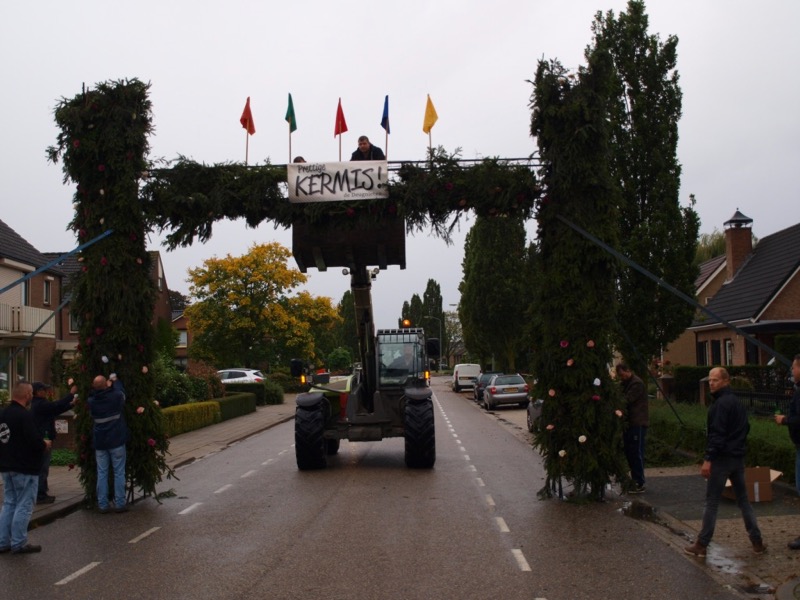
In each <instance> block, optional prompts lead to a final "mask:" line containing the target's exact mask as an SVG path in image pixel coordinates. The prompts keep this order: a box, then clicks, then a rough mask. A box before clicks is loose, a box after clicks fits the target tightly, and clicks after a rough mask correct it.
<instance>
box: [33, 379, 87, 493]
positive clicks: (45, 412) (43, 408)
mask: <svg viewBox="0 0 800 600" xmlns="http://www.w3.org/2000/svg"><path fill="white" fill-rule="evenodd" d="M51 389H52V388H51V386H49V385H47V384H46V383H42V382H41V381H37V382H35V383H34V384H33V401H32V402H31V412H32V413H33V420H34V421H36V427H37V429H38V430H39V433H41V434H42V436H43V437H44V439H46V440H50V441H54V440H55V439H56V417H57V416H58V415H60V414H61V413H63V412H66V411H68V410H69V409H70V408H72V406H73V405H74V404H75V394H77V393H78V387H77V386H75V385H72V388H71V389H70V391H69V394H67V395H66V396H64V397H63V398H61V400H57V401H56V402H50V400H49V399H48V398H47V395H48V393H49V391H50V390H51ZM51 456H52V454H51V452H50V451H49V450H48V451H46V452H45V453H44V456H43V457H42V470H41V471H40V472H39V489H38V492H37V493H36V504H52V503H53V502H54V501H55V499H56V497H55V496H50V495H48V494H47V492H48V491H49V489H50V487H49V486H48V484H47V477H48V476H49V475H50V457H51Z"/></svg>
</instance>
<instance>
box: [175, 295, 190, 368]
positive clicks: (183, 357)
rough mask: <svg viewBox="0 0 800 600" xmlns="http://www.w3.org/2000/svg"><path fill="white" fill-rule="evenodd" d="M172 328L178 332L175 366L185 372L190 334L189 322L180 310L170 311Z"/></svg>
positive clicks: (187, 362) (187, 364) (187, 363)
mask: <svg viewBox="0 0 800 600" xmlns="http://www.w3.org/2000/svg"><path fill="white" fill-rule="evenodd" d="M172 327H173V328H174V329H175V331H177V332H178V343H177V344H176V345H175V365H176V366H177V367H178V368H179V369H180V370H182V371H185V370H186V367H188V366H189V344H191V343H192V334H191V332H190V331H189V321H188V319H187V318H186V316H185V315H184V314H183V311H182V310H174V311H172Z"/></svg>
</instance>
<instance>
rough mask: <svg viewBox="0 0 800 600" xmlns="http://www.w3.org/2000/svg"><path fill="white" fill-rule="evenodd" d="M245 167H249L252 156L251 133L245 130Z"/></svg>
mask: <svg viewBox="0 0 800 600" xmlns="http://www.w3.org/2000/svg"><path fill="white" fill-rule="evenodd" d="M244 140H245V141H244V166H245V167H246V166H247V159H248V156H249V154H250V132H249V131H247V130H245V132H244Z"/></svg>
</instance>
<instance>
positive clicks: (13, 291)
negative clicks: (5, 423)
mask: <svg viewBox="0 0 800 600" xmlns="http://www.w3.org/2000/svg"><path fill="white" fill-rule="evenodd" d="M49 262H50V261H49V260H48V259H47V257H46V256H45V255H43V254H42V253H41V252H39V251H38V250H36V248H34V247H33V246H32V245H31V244H30V243H28V242H27V241H26V240H25V239H24V238H23V237H22V236H20V235H19V234H17V232H15V231H14V230H13V229H12V228H11V227H9V226H8V225H7V224H6V223H4V222H3V221H0V389H6V390H7V389H9V388H10V387H11V386H13V385H14V384H15V383H16V382H17V381H21V380H27V381H34V380H36V379H37V378H41V377H43V376H44V375H45V374H49V373H50V359H51V357H52V355H53V351H54V350H55V347H56V341H57V332H58V331H59V330H60V326H61V318H62V317H61V315H60V314H59V313H58V311H57V308H58V306H59V304H60V303H61V295H62V281H63V279H64V273H63V272H62V271H61V270H60V269H59V268H57V267H51V268H48V269H45V270H44V271H42V272H40V273H37V274H36V275H34V276H32V277H30V278H28V279H25V280H24V281H23V280H22V279H23V278H24V277H25V276H26V275H29V274H30V273H33V272H34V271H37V270H38V269H39V268H40V267H44V266H45V265H47V264H48V263H49Z"/></svg>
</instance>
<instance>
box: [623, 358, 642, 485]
mask: <svg viewBox="0 0 800 600" xmlns="http://www.w3.org/2000/svg"><path fill="white" fill-rule="evenodd" d="M616 371H617V376H618V377H619V378H620V379H621V380H622V393H623V394H624V396H625V414H626V415H627V417H628V422H627V424H626V427H625V431H624V432H623V434H622V442H623V448H624V449H625V458H626V459H627V460H628V466H629V467H630V469H631V479H632V480H633V486H632V487H631V488H630V489H629V490H627V492H628V493H629V494H641V493H642V492H644V445H645V440H646V438H647V427H648V426H649V425H650V411H649V407H648V405H647V388H645V385H644V382H643V381H642V380H641V378H640V377H638V376H637V375H636V373H634V372H633V371H632V370H631V368H630V367H629V366H628V365H626V364H625V363H619V364H618V365H617V366H616Z"/></svg>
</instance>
